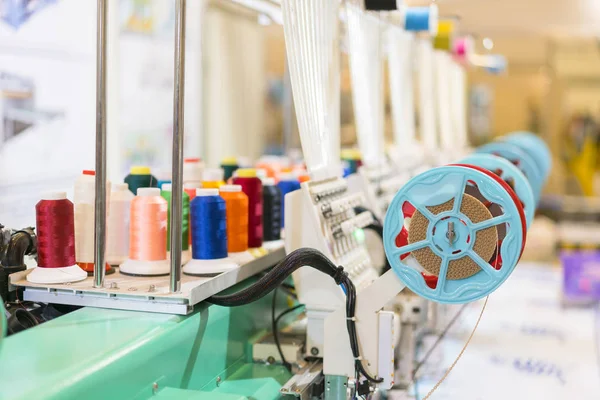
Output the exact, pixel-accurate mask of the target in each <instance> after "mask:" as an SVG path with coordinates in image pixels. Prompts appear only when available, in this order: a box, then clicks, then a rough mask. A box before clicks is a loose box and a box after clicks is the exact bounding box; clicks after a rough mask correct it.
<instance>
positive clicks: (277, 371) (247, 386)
mask: <svg viewBox="0 0 600 400" xmlns="http://www.w3.org/2000/svg"><path fill="white" fill-rule="evenodd" d="M289 378H290V374H289V372H288V371H287V370H286V369H285V368H284V367H282V366H280V365H263V364H245V365H243V366H242V367H241V368H239V369H238V370H237V371H236V372H235V373H233V374H232V375H231V376H229V377H228V378H227V380H226V381H225V382H223V383H221V384H220V385H219V386H218V387H217V388H216V389H215V390H214V391H213V393H230V394H238V395H247V396H248V398H249V399H253V400H254V399H261V400H271V399H272V400H275V399H278V398H279V397H280V394H279V389H280V388H281V386H283V384H285V383H286V382H287V381H288V379H289Z"/></svg>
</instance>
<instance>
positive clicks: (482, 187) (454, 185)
mask: <svg viewBox="0 0 600 400" xmlns="http://www.w3.org/2000/svg"><path fill="white" fill-rule="evenodd" d="M501 182H502V181H501V180H500V179H499V178H497V177H496V178H494V177H493V176H492V174H491V173H485V172H482V171H479V170H477V169H474V168H470V167H466V166H445V167H439V168H435V169H432V170H430V171H427V172H425V173H423V174H421V175H418V176H416V177H414V178H413V179H411V180H410V181H409V182H408V183H407V184H406V185H405V186H404V187H403V188H402V189H401V190H400V191H399V192H398V193H397V194H396V196H395V197H394V200H393V201H392V203H391V205H390V207H389V209H388V213H387V215H386V218H385V223H384V246H385V251H386V256H387V257H388V260H389V262H390V265H391V266H392V269H394V271H395V272H396V273H397V274H398V276H399V277H400V279H401V280H402V281H403V282H404V283H405V284H406V285H407V286H408V287H409V288H410V289H411V290H412V291H413V292H415V293H417V294H418V295H420V296H422V297H425V298H427V299H429V300H432V301H436V302H441V303H466V302H470V301H474V300H477V299H479V298H482V297H485V296H486V295H488V294H489V293H491V292H492V291H494V290H495V289H496V288H498V287H499V286H500V284H501V283H502V282H503V281H504V280H505V279H506V278H507V277H508V276H509V275H510V274H511V273H512V271H513V269H514V267H515V265H516V263H517V261H518V259H519V257H520V254H521V250H522V248H523V243H524V240H525V237H524V236H525V232H524V230H523V227H524V221H525V218H524V215H522V210H519V208H518V207H517V204H516V202H515V199H516V198H513V197H511V194H510V193H509V192H508V191H507V188H508V186H507V185H506V184H504V185H506V186H503V185H502V184H501ZM502 183H503V182H502ZM470 184H474V185H476V186H477V188H478V189H479V191H480V192H481V194H482V195H483V196H484V197H485V198H487V199H492V200H493V202H494V203H495V204H498V206H499V207H501V209H502V210H503V213H502V214H501V215H498V216H493V215H492V214H491V212H490V211H489V210H488V208H487V206H486V205H485V204H484V203H482V202H481V201H479V200H478V199H476V198H475V197H473V196H471V195H469V194H466V193H465V190H466V188H467V186H468V185H470ZM500 226H505V228H506V229H505V236H504V238H503V242H502V245H501V246H499V245H498V243H499V241H498V238H499V229H498V228H499V227H500ZM496 253H499V254H496ZM498 256H499V257H501V260H502V265H501V267H499V269H497V265H493V263H492V260H495V259H497V258H498Z"/></svg>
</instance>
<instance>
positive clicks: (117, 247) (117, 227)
mask: <svg viewBox="0 0 600 400" xmlns="http://www.w3.org/2000/svg"><path fill="white" fill-rule="evenodd" d="M111 189H112V191H111V192H110V212H109V213H108V219H107V221H106V262H108V263H109V264H110V265H114V266H119V265H120V264H122V263H123V262H125V260H126V259H127V256H128V255H129V220H130V217H131V201H132V200H133V198H134V197H135V196H134V195H133V193H131V192H130V191H129V186H128V185H127V184H126V183H116V184H113V185H111Z"/></svg>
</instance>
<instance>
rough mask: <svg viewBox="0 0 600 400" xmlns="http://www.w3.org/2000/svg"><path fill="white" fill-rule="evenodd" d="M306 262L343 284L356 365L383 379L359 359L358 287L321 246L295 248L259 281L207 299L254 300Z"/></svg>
mask: <svg viewBox="0 0 600 400" xmlns="http://www.w3.org/2000/svg"><path fill="white" fill-rule="evenodd" d="M305 266H306V267H312V268H314V269H316V270H318V271H321V272H323V273H325V274H327V275H329V276H331V277H332V278H333V279H334V281H335V283H336V284H337V285H342V286H343V287H344V289H345V291H346V321H347V322H346V326H347V329H348V336H349V338H350V347H351V349H352V355H353V356H354V359H355V369H356V370H357V371H358V372H360V373H361V374H362V375H363V376H364V377H365V378H366V379H367V380H368V381H370V382H374V383H381V382H383V379H380V378H373V377H372V376H370V375H369V374H368V373H367V371H366V370H365V368H364V366H363V365H362V361H361V359H360V350H359V345H358V337H357V334H356V322H355V320H354V312H355V310H356V288H355V287H354V284H353V283H352V281H351V280H350V278H349V277H348V275H347V274H346V273H345V272H344V269H343V267H336V266H335V264H333V263H332V262H331V260H329V259H328V258H327V257H326V256H325V255H324V254H323V253H321V252H320V251H318V250H315V249H310V248H301V249H298V250H294V251H293V252H291V253H290V254H288V255H287V256H286V257H285V258H284V259H283V260H281V261H280V262H279V264H277V265H276V266H275V267H274V268H273V269H272V270H271V271H269V272H267V273H266V274H265V275H264V276H263V277H261V278H260V279H259V280H258V281H257V282H256V283H254V284H252V285H250V286H248V287H247V288H245V289H242V290H240V291H238V292H236V293H232V294H228V295H220V296H212V297H210V298H208V299H207V301H208V302H210V303H213V304H216V305H219V306H225V307H236V306H241V305H245V304H249V303H252V302H254V301H257V300H259V299H261V298H263V297H264V296H266V295H267V294H268V293H270V292H271V291H273V290H275V289H277V288H278V287H279V285H281V283H282V282H283V281H284V280H285V279H286V278H287V277H288V276H290V275H291V274H292V272H294V271H295V270H297V269H298V268H301V267H305Z"/></svg>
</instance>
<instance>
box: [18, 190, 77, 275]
mask: <svg viewBox="0 0 600 400" xmlns="http://www.w3.org/2000/svg"><path fill="white" fill-rule="evenodd" d="M35 219H36V229H37V239H38V267H37V268H35V269H34V270H33V271H31V273H30V274H29V275H27V280H28V281H30V282H34V283H66V282H77V281H81V280H84V279H85V278H87V273H86V272H85V271H83V270H82V269H81V268H79V267H78V266H77V265H76V263H75V212H74V208H73V203H71V202H70V201H69V200H68V199H67V194H66V193H64V192H57V193H49V194H47V195H45V196H44V197H43V198H42V200H40V201H39V202H38V203H37V204H36V206H35Z"/></svg>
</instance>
